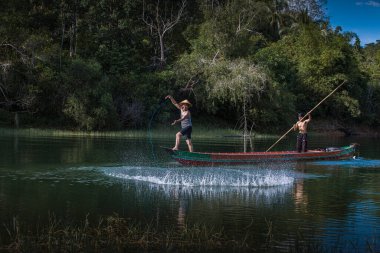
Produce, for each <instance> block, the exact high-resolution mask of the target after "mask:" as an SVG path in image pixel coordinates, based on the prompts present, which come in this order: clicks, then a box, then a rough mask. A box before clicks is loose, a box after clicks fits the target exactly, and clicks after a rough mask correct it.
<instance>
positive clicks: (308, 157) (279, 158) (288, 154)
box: [166, 144, 357, 166]
mask: <svg viewBox="0 0 380 253" xmlns="http://www.w3.org/2000/svg"><path fill="white" fill-rule="evenodd" d="M356 148H357V144H351V145H349V146H345V147H340V148H327V149H318V150H310V151H308V152H304V153H298V152H296V151H281V152H248V153H201V152H187V151H179V150H171V149H166V150H167V151H168V152H170V154H171V156H172V158H174V159H175V160H176V161H178V162H179V163H181V164H183V165H190V166H217V165H244V164H254V163H262V162H291V161H314V160H339V159H348V158H351V157H353V156H354V154H355V151H356Z"/></svg>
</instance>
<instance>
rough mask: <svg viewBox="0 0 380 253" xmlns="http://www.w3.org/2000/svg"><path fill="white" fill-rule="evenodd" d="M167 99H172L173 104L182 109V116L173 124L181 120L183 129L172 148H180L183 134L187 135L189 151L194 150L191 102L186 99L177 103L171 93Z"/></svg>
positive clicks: (177, 135)
mask: <svg viewBox="0 0 380 253" xmlns="http://www.w3.org/2000/svg"><path fill="white" fill-rule="evenodd" d="M165 99H170V101H171V102H172V104H173V105H174V106H175V107H177V108H178V109H179V110H181V118H180V119H177V120H174V122H173V123H172V125H175V124H177V123H178V122H181V131H179V132H178V133H177V134H176V135H175V137H176V138H175V146H174V147H173V148H172V149H173V150H178V148H179V144H180V141H181V137H182V136H186V143H187V146H188V147H189V151H190V152H193V143H192V142H191V131H192V123H191V114H190V111H189V108H190V107H191V103H190V102H189V101H188V100H187V99H185V100H183V101H181V102H180V103H177V102H176V101H175V100H174V98H173V97H172V96H170V95H167V96H166V97H165Z"/></svg>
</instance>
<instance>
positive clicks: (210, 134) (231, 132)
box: [0, 126, 278, 139]
mask: <svg viewBox="0 0 380 253" xmlns="http://www.w3.org/2000/svg"><path fill="white" fill-rule="evenodd" d="M178 131H179V128H178V127H170V128H168V127H166V128H164V127H160V128H155V129H151V130H149V129H141V130H124V131H79V130H59V129H40V128H18V129H17V128H0V134H1V135H18V136H36V137H110V138H146V137H149V138H150V137H152V138H173V136H174V135H175V134H176V133H177V132H178ZM193 136H194V137H196V138H200V139H207V138H215V137H221V138H223V137H242V132H241V131H238V130H235V129H230V128H210V127H202V126H201V127H196V128H195V129H193ZM252 137H255V138H277V137H278V136H277V135H272V134H258V133H254V134H252Z"/></svg>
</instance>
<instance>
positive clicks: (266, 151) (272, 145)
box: [265, 80, 347, 152]
mask: <svg viewBox="0 0 380 253" xmlns="http://www.w3.org/2000/svg"><path fill="white" fill-rule="evenodd" d="M346 82H347V81H346V80H345V81H343V83H341V84H340V85H339V86H338V87H336V88H335V89H334V90H333V91H332V92H330V94H328V95H327V96H326V97H325V98H324V99H322V101H321V102H319V103H318V104H317V105H316V106H314V108H313V109H311V110H310V111H309V112H308V113H306V114H305V116H303V117H302V119H301V120H300V121H302V120H304V119H305V118H306V117H307V115H308V114H310V113H312V112H313V111H314V110H315V109H316V108H317V107H318V106H320V105H321V104H322V103H323V102H324V101H325V100H326V99H328V98H329V97H330V96H331V95H332V94H334V93H335V91H337V90H338V89H339V88H340V87H342V85H343V84H345V83H346ZM292 130H293V126H292V127H291V128H290V129H289V130H288V131H287V132H286V133H285V134H284V135H283V136H281V138H280V139H278V140H277V141H276V142H275V143H274V144H273V145H272V146H270V147H269V148H268V149H267V151H265V152H268V151H269V150H271V149H272V148H273V147H274V146H276V144H277V143H278V142H279V141H281V140H282V139H283V138H284V137H285V136H286V135H287V134H288V133H289V132H290V131H292Z"/></svg>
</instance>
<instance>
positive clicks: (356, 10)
mask: <svg viewBox="0 0 380 253" xmlns="http://www.w3.org/2000/svg"><path fill="white" fill-rule="evenodd" d="M327 16H328V17H329V18H330V22H331V25H332V26H333V27H336V26H341V27H342V28H343V31H351V32H354V33H356V34H357V35H359V38H360V41H361V44H362V45H365V44H368V43H371V42H376V40H380V0H327Z"/></svg>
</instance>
